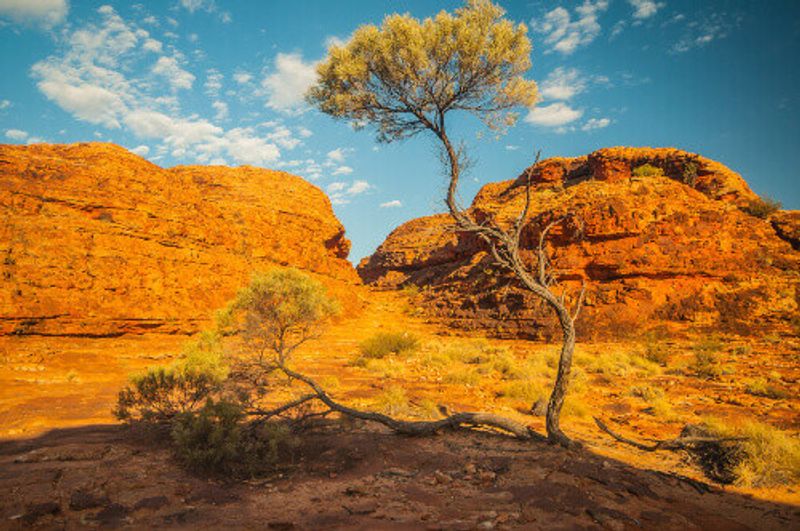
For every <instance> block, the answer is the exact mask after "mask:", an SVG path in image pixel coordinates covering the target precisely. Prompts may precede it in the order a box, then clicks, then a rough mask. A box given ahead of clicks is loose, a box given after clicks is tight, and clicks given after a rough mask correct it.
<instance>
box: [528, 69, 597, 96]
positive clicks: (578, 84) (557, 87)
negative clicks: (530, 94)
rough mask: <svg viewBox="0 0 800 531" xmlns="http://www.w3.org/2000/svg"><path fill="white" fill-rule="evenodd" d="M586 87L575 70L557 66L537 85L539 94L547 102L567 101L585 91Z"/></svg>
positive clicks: (581, 77) (584, 81)
mask: <svg viewBox="0 0 800 531" xmlns="http://www.w3.org/2000/svg"><path fill="white" fill-rule="evenodd" d="M586 85H587V80H586V78H585V77H583V76H582V75H581V73H580V72H579V71H578V70H577V69H575V68H564V67H562V66H559V67H558V68H556V69H555V70H553V71H552V72H550V74H549V75H548V76H547V78H546V79H545V80H544V81H542V83H541V84H540V85H539V94H540V95H541V96H542V98H544V99H547V100H569V99H572V98H573V97H574V96H577V95H578V94H580V93H581V92H583V91H585V90H586Z"/></svg>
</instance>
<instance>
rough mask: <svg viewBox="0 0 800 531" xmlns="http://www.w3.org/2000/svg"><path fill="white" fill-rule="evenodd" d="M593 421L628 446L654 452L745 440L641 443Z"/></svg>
mask: <svg viewBox="0 0 800 531" xmlns="http://www.w3.org/2000/svg"><path fill="white" fill-rule="evenodd" d="M594 422H595V424H597V427H598V428H600V429H601V430H603V431H604V432H606V433H607V434H609V435H610V436H611V437H613V438H614V439H615V440H617V441H619V442H621V443H623V444H627V445H628V446H633V447H634V448H638V449H639V450H644V451H645V452H655V451H657V450H673V451H675V450H689V451H691V450H692V449H694V448H695V447H697V446H699V445H704V444H719V443H724V442H736V441H743V440H745V438H744V437H676V438H675V439H665V440H661V441H655V442H654V443H653V444H643V443H640V442H637V441H634V440H633V439H629V438H627V437H623V436H622V435H619V434H617V433H615V432H613V431H612V430H611V428H609V427H608V426H606V424H605V422H603V421H602V420H600V419H599V418H597V417H594Z"/></svg>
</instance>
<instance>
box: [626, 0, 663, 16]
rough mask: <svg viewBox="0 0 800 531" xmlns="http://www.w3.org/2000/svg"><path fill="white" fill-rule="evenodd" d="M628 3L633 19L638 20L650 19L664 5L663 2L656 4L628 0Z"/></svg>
mask: <svg viewBox="0 0 800 531" xmlns="http://www.w3.org/2000/svg"><path fill="white" fill-rule="evenodd" d="M628 3H629V4H630V5H631V6H632V7H633V9H634V11H633V18H635V19H639V20H643V19H646V18H650V17H652V16H653V15H655V14H656V13H658V10H659V9H661V8H662V7H664V6H665V5H666V4H665V3H664V2H656V1H655V0H628Z"/></svg>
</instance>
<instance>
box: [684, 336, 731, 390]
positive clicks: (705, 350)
mask: <svg viewBox="0 0 800 531" xmlns="http://www.w3.org/2000/svg"><path fill="white" fill-rule="evenodd" d="M692 350H694V361H693V362H692V364H691V366H690V368H691V370H692V372H694V373H695V375H697V376H698V377H700V378H706V379H708V380H715V379H717V378H719V377H720V376H721V375H722V374H723V368H722V364H721V363H720V362H719V360H718V359H717V353H718V352H719V351H720V350H722V343H721V342H720V341H719V339H717V338H715V337H708V338H705V339H703V340H702V341H698V342H697V343H695V344H694V346H693V347H692Z"/></svg>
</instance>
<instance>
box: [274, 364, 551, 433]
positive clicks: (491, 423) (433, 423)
mask: <svg viewBox="0 0 800 531" xmlns="http://www.w3.org/2000/svg"><path fill="white" fill-rule="evenodd" d="M278 367H279V368H280V370H281V371H283V372H284V373H285V374H286V375H287V376H289V377H290V378H294V379H295V380H299V381H301V382H303V383H304V384H306V385H307V386H309V387H310V388H311V389H312V390H313V391H314V393H315V394H313V395H306V397H311V398H309V399H318V400H319V401H321V402H322V403H323V404H325V405H326V406H328V407H329V408H330V409H331V410H333V411H336V412H337V413H340V414H342V415H346V416H348V417H351V418H355V419H360V420H366V421H370V422H377V423H379V424H383V425H384V426H386V427H388V428H389V429H391V430H392V431H394V432H396V433H400V434H403V435H413V436H420V435H432V434H434V433H437V432H439V431H441V430H445V429H450V430H455V429H474V428H476V427H486V428H492V429H496V430H500V431H502V432H505V433H510V434H511V435H513V436H514V437H516V438H518V439H523V440H530V439H540V440H545V437H543V436H541V435H539V434H537V433H536V432H534V431H533V430H531V429H530V428H529V427H528V426H525V425H523V424H521V423H519V422H517V421H515V420H512V419H509V418H506V417H501V416H500V415H495V414H493V413H483V412H475V413H473V412H462V413H454V414H452V415H449V416H447V417H445V418H443V419H439V420H418V421H407V420H398V419H395V418H392V417H390V416H388V415H384V414H383V413H375V412H371V411H361V410H358V409H353V408H351V407H348V406H345V405H343V404H339V403H338V402H336V401H335V400H333V399H332V398H331V397H330V395H328V393H327V392H326V391H325V390H324V389H323V388H322V387H320V385H319V384H317V383H316V382H315V381H314V380H312V379H311V378H309V377H308V376H305V375H304V374H301V373H299V372H295V371H293V370H292V369H290V368H288V367H287V366H286V364H285V363H282V362H279V363H278ZM306 397H303V398H306ZM304 401H306V400H304ZM295 402H297V401H295ZM301 403H302V402H301ZM295 405H298V404H295ZM290 407H291V406H290Z"/></svg>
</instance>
